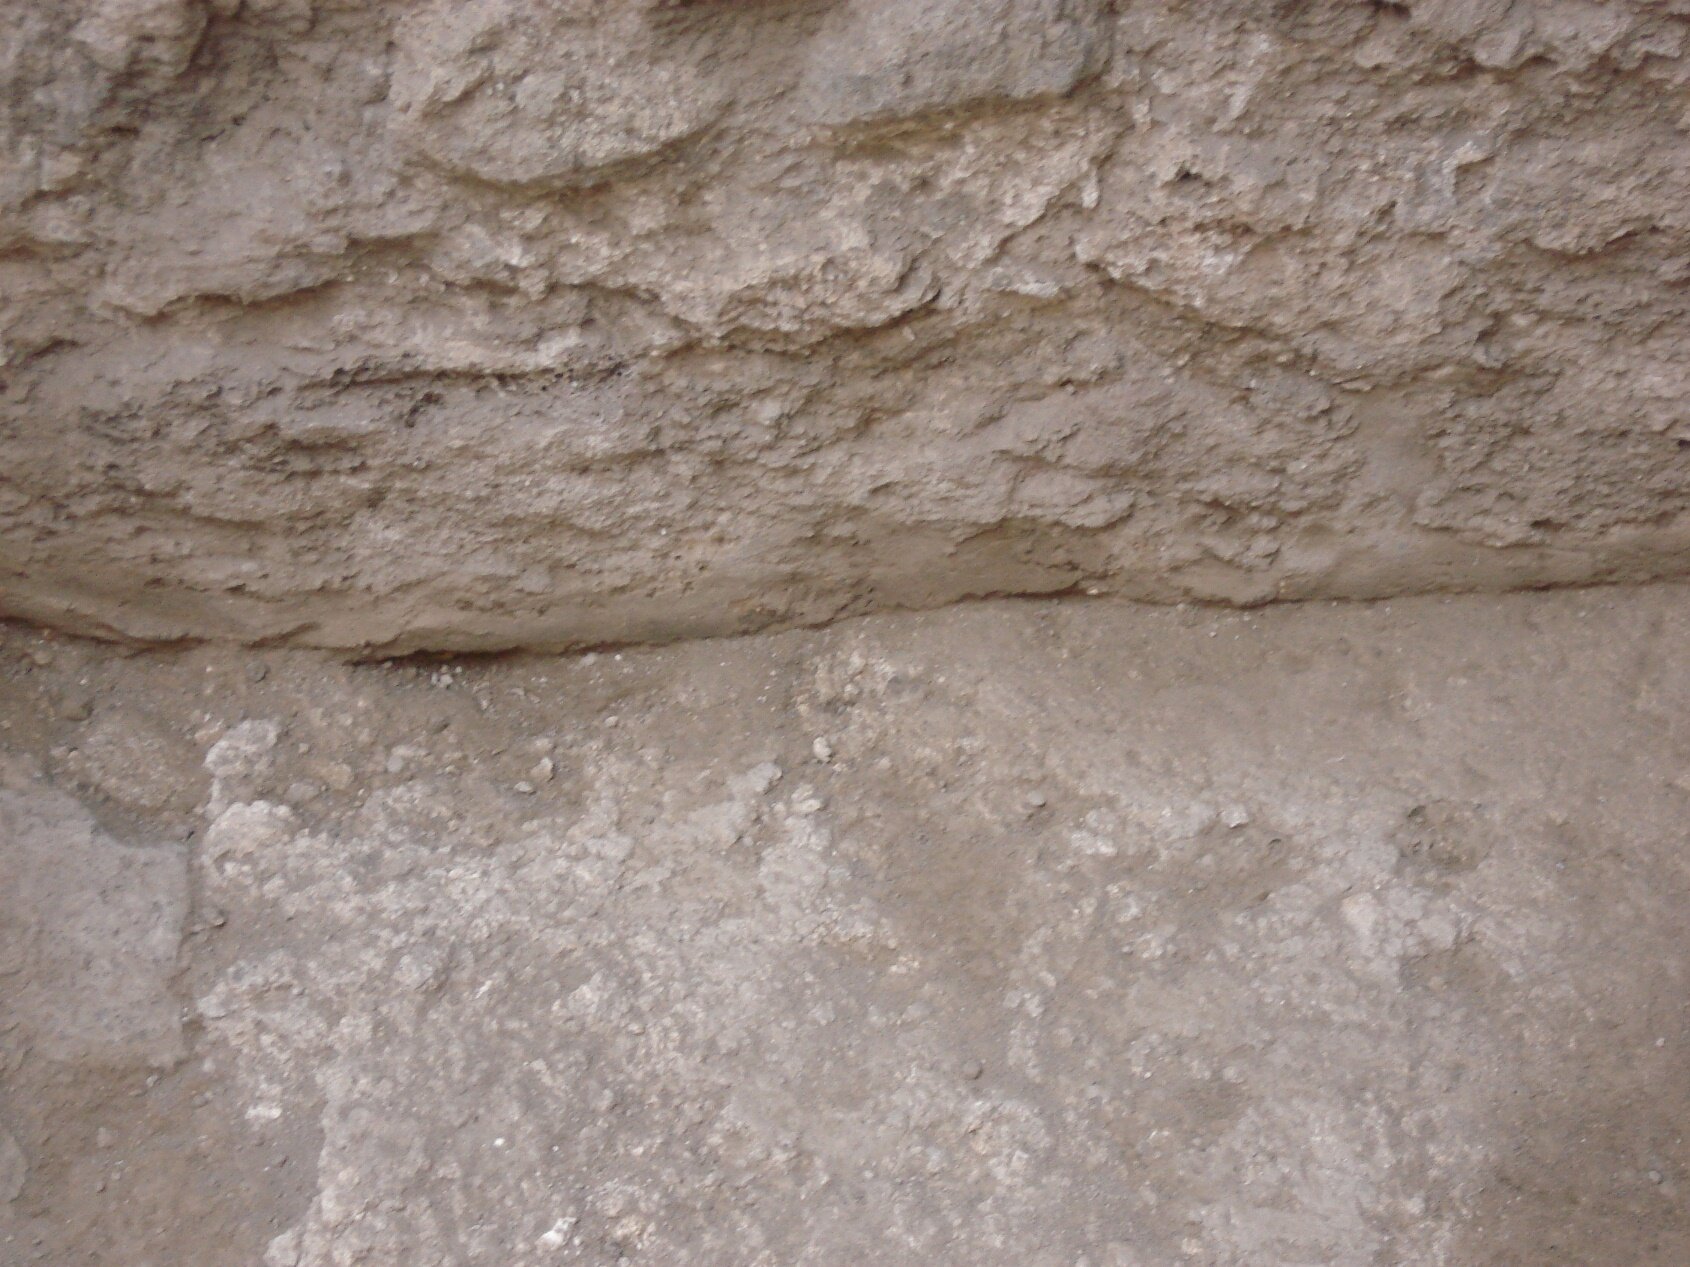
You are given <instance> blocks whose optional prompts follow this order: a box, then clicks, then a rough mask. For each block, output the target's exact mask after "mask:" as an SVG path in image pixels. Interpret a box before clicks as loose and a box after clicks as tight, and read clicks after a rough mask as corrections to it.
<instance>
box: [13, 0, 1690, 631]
mask: <svg viewBox="0 0 1690 1267" xmlns="http://www.w3.org/2000/svg"><path fill="white" fill-rule="evenodd" d="M1687 18H1690V5H1686V4H1684V3H1682V2H1678V3H1651V4H1645V3H1642V2H1641V0H1621V2H1616V3H1609V4H1594V3H1586V2H1584V0H1545V2H1543V3H1536V4H1530V5H1526V4H1510V3H1507V2H1506V0H1467V2H1464V3H1436V2H1431V0H1412V2H1408V3H1396V4H1389V3H1360V2H1357V0H1309V2H1308V3H1300V4H1274V5H1267V4H1260V3H1247V2H1245V0H1230V2H1229V0H1204V2H1203V3H1200V4H1199V3H1191V4H1166V3H1155V4H1135V3H1130V2H1128V0H1120V2H1119V3H1110V2H1108V0H926V2H923V3H917V2H916V0H732V2H730V0H692V2H688V0H627V2H626V3H594V2H593V0H491V2H489V3H480V4H474V5H465V4H459V3H452V2H448V0H429V2H423V3H389V4H380V5H375V4H370V3H351V2H349V0H92V2H90V0H82V2H80V3H64V2H61V0H20V2H19V3H16V4H13V5H11V6H9V7H8V11H7V20H6V23H5V30H4V32H3V33H0V81H3V82H4V83H5V85H6V92H5V109H4V112H3V113H0V162H3V165H0V452H3V454H4V458H3V460H0V590H3V592H0V611H4V612H10V613H13V614H22V615H27V616H31V617H34V618H37V619H44V620H49V621H53V622H56V623H58V624H60V625H63V626H65V627H68V628H73V629H76V630H79V631H83V632H96V633H107V634H110V633H122V634H127V635H136V636H147V637H178V636H184V635H187V636H227V637H237V638H247V639H292V640H296V641H301V642H309V643H317V644H324V645H331V646H364V645H375V646H383V647H391V648H405V647H419V646H436V647H457V648H477V647H493V646H503V645H516V644H526V645H535V646H567V645H571V644H581V643H592V642H599V641H612V640H624V639H639V638H666V637H677V636H684V635H687V634H692V633H705V632H721V631H727V630H737V629H747V628H753V627H757V626H764V625H771V624H780V623H789V622H793V621H813V620H823V619H826V618H829V617H831V616H834V615H837V614H840V613H845V612H854V611H862V610H868V609H871V608H876V607H887V606H899V605H932V604H938V603H942V602H945V601H948V600H951V599H954V598H958V597H961V596H965V595H971V594H981V593H1008V592H1016V593H1030V592H1055V591H1061V590H1066V589H1070V588H1075V587H1085V588H1091V589H1100V590H1106V591H1111V592H1119V593H1125V594H1130V595H1136V596H1140V597H1150V598H1162V599H1167V598H1175V597H1182V596H1183V597H1200V598H1207V599H1222V600H1227V601H1234V602H1257V601H1262V600H1266V599H1272V598H1276V597H1297V596H1311V595H1379V594H1389V593H1397V592H1407V591H1415V590H1429V589H1440V588H1451V587H1465V586H1478V587H1501V586H1514V585H1529V584H1547V583H1554V582H1562V581H1577V580H1585V579H1600V578H1639V577H1644V576H1661V575H1669V574H1676V573H1681V572H1683V571H1684V570H1685V560H1686V559H1687V558H1690V550H1686V543H1687V540H1690V518H1687V516H1686V508H1687V505H1690V425H1687V422H1686V411H1685V406H1684V401H1685V399H1686V387H1687V384H1686V368H1685V367H1686V365H1690V347H1687V343H1690V334H1687V328H1690V327H1687V325H1686V321H1685V316H1686V314H1685V307H1686V299H1685V295H1686V290H1685V281H1686V277H1687V276H1690V264H1687V261H1690V250H1687V246H1690V243H1687V241H1686V229H1687V224H1690V140H1687V138H1686V134H1685V129H1686V126H1687V123H1686V121H1687V119H1690V92H1687V90H1686V77H1687V75H1690V62H1687V59H1686V53H1685V48H1686V32H1687Z"/></svg>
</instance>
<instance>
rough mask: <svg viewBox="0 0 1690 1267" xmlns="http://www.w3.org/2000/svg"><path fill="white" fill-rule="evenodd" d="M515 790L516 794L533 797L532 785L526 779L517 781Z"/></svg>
mask: <svg viewBox="0 0 1690 1267" xmlns="http://www.w3.org/2000/svg"><path fill="white" fill-rule="evenodd" d="M516 790H517V791H518V792H521V793H522V794H523V795H524V796H533V795H534V785H533V784H532V783H530V782H529V781H528V780H527V779H522V780H519V781H518V783H517V785H516Z"/></svg>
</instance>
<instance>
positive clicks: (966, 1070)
mask: <svg viewBox="0 0 1690 1267" xmlns="http://www.w3.org/2000/svg"><path fill="white" fill-rule="evenodd" d="M985 1072H986V1066H985V1065H983V1064H981V1063H980V1062H979V1061H978V1060H965V1061H963V1062H962V1076H963V1077H965V1078H967V1079H968V1080H969V1081H970V1082H976V1081H978V1080H979V1078H980V1075H981V1074H983V1073H985Z"/></svg>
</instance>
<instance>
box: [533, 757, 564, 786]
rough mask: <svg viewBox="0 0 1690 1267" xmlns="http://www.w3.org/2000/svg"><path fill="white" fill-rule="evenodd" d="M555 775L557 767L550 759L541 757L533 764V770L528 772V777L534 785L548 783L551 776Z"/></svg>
mask: <svg viewBox="0 0 1690 1267" xmlns="http://www.w3.org/2000/svg"><path fill="white" fill-rule="evenodd" d="M556 773H557V766H556V765H554V764H553V762H552V759H551V758H550V757H541V758H540V759H539V760H538V761H536V762H535V763H534V768H533V769H532V770H530V771H529V772H528V777H529V778H530V779H532V780H533V781H534V782H535V783H550V782H551V781H552V776H553V775H554V774H556Z"/></svg>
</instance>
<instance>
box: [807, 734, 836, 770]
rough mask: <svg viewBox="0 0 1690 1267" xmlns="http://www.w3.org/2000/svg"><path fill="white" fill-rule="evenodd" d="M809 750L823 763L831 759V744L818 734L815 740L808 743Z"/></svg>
mask: <svg viewBox="0 0 1690 1267" xmlns="http://www.w3.org/2000/svg"><path fill="white" fill-rule="evenodd" d="M810 751H811V752H812V753H814V754H815V758H816V760H817V761H820V762H821V763H822V764H823V765H826V764H827V763H828V762H829V761H832V760H833V745H832V744H831V743H829V742H828V741H827V740H826V739H825V738H823V737H822V736H820V735H818V736H817V737H816V740H815V742H814V743H812V744H811V745H810Z"/></svg>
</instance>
